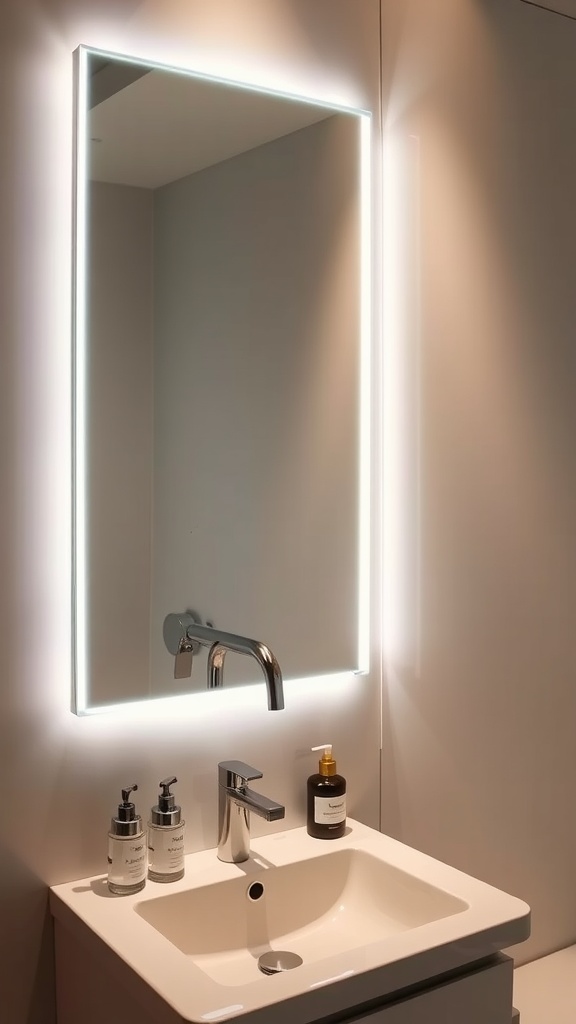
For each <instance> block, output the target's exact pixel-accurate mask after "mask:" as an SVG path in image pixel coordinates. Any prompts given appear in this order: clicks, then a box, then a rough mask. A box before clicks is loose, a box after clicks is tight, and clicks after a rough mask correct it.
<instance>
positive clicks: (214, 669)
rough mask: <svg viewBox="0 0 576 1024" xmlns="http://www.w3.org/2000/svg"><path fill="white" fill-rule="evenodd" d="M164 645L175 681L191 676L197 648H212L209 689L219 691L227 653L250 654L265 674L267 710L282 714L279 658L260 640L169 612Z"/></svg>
mask: <svg viewBox="0 0 576 1024" xmlns="http://www.w3.org/2000/svg"><path fill="white" fill-rule="evenodd" d="M164 642H165V644H166V647H167V648H168V650H169V651H170V653H171V654H174V655H175V657H176V662H175V670H174V675H175V678H176V679H181V678H183V677H184V676H189V675H190V674H191V672H192V655H193V654H194V653H195V651H197V650H198V645H199V644H202V645H203V646H204V647H209V648H210V650H209V652H208V666H207V673H208V675H207V685H208V689H209V690H214V689H217V688H219V687H221V686H223V684H224V659H225V657H226V654H227V652H228V651H236V652H237V653H238V654H247V655H250V656H251V657H252V658H254V659H255V660H256V661H257V662H258V664H259V665H260V668H261V669H262V672H263V674H264V682H265V683H266V692H267V694H268V710H269V711H282V709H283V707H284V687H283V683H282V672H281V671H280V665H279V664H278V661H277V659H276V658H275V656H274V655H273V653H272V651H271V650H270V648H269V647H267V646H266V644H263V643H260V641H259V640H250V639H249V637H247V636H239V635H238V634H237V633H226V632H224V631H223V630H221V629H215V628H214V626H204V625H202V623H200V622H197V621H196V620H195V618H194V616H193V615H191V614H190V612H185V613H184V614H183V615H177V614H175V613H173V612H172V613H170V615H167V616H166V618H165V619H164ZM255 777H256V778H259V776H255Z"/></svg>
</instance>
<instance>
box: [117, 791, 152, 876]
mask: <svg viewBox="0 0 576 1024" xmlns="http://www.w3.org/2000/svg"><path fill="white" fill-rule="evenodd" d="M135 789H138V786H137V785H136V783H134V785H133V786H126V788H125V789H123V790H122V803H121V804H119V805H118V813H117V816H116V817H115V818H112V823H111V826H110V831H109V833H108V888H109V890H110V892H113V893H116V894H117V895H119V896H128V895H130V893H133V892H139V891H140V889H143V888H144V886H145V885H146V840H145V837H144V830H143V828H142V818H141V817H140V815H139V814H136V807H135V805H134V804H133V803H132V802H131V801H130V800H129V797H130V793H132V791H133V790H135Z"/></svg>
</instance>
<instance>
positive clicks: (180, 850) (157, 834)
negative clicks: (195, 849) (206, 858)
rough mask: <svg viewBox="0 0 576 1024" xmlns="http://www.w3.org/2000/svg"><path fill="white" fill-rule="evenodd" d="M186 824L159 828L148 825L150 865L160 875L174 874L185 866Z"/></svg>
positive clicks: (181, 823)
mask: <svg viewBox="0 0 576 1024" xmlns="http://www.w3.org/2000/svg"><path fill="white" fill-rule="evenodd" d="M184 824H185V822H183V821H182V822H180V824H179V825H175V826H174V827H172V826H164V827H160V828H158V827H157V826H154V825H148V867H149V868H150V870H151V871H155V872H156V873H157V874H159V875H174V874H176V872H177V871H181V870H182V868H183V867H184Z"/></svg>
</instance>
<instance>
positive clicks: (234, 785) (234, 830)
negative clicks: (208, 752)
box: [218, 761, 285, 864]
mask: <svg viewBox="0 0 576 1024" xmlns="http://www.w3.org/2000/svg"><path fill="white" fill-rule="evenodd" d="M261 778H262V772H259V771H258V769H257V768H251V767H250V765H249V764H244V762H243V761H221V762H220V764H219V765H218V860H223V861H225V862H226V863H227V864H241V863H242V861H245V860H248V857H249V856H250V811H254V813H255V814H257V815H258V816H259V817H260V818H264V819H265V820H266V821H279V820H280V819H281V818H283V817H284V814H285V808H284V807H283V806H282V804H277V803H276V801H275V800H269V799H268V797H266V796H262V795H261V794H260V793H255V792H254V790H253V789H249V787H248V786H247V785H246V783H247V782H251V781H252V779H261Z"/></svg>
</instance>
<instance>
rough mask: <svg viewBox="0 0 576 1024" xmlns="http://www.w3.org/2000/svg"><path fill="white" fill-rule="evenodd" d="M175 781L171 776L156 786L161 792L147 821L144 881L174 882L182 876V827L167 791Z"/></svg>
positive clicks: (180, 818) (178, 813) (179, 812)
mask: <svg viewBox="0 0 576 1024" xmlns="http://www.w3.org/2000/svg"><path fill="white" fill-rule="evenodd" d="M175 782H178V779H177V778H176V776H175V775H171V776H170V777H169V778H168V779H163V780H162V782H160V783H159V786H160V789H161V790H162V792H161V793H160V796H159V797H158V803H157V804H156V806H155V807H153V808H152V810H151V812H150V821H149V822H148V878H150V879H151V880H152V881H153V882H177V881H178V879H179V878H182V877H183V875H184V827H185V824H186V823H185V821H183V819H182V809H181V808H180V807H178V806H177V805H176V803H175V801H174V796H173V795H172V793H171V792H170V786H173V785H174V783H175Z"/></svg>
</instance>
